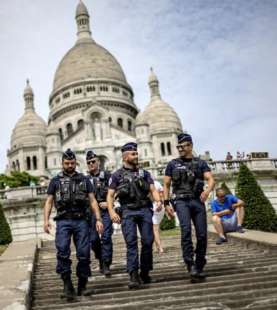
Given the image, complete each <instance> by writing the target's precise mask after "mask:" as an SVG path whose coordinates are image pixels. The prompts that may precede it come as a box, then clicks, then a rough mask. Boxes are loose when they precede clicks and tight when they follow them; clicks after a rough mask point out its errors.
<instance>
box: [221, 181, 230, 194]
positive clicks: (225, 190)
mask: <svg viewBox="0 0 277 310" xmlns="http://www.w3.org/2000/svg"><path fill="white" fill-rule="evenodd" d="M220 188H222V189H223V190H224V192H225V194H226V195H228V194H232V192H231V191H230V188H229V187H228V186H227V184H226V183H225V182H222V183H221V185H220Z"/></svg>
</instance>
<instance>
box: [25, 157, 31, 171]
mask: <svg viewBox="0 0 277 310" xmlns="http://www.w3.org/2000/svg"><path fill="white" fill-rule="evenodd" d="M26 162H27V170H31V158H30V157H29V156H28V157H27V158H26Z"/></svg>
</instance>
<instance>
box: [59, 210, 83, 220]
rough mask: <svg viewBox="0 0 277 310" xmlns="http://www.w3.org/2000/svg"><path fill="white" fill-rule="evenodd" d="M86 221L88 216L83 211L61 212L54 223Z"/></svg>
mask: <svg viewBox="0 0 277 310" xmlns="http://www.w3.org/2000/svg"><path fill="white" fill-rule="evenodd" d="M82 219H84V220H86V219H87V215H86V214H85V212H82V211H67V210H64V211H61V212H58V214H57V215H56V216H55V217H54V221H57V220H82Z"/></svg>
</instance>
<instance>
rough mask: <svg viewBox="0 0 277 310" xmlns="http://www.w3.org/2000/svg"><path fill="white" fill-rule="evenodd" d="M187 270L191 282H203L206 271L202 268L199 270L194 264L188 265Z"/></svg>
mask: <svg viewBox="0 0 277 310" xmlns="http://www.w3.org/2000/svg"><path fill="white" fill-rule="evenodd" d="M188 271H189V274H190V282H191V283H199V282H203V281H205V279H206V273H205V272H204V271H203V268H202V269H201V270H199V269H198V268H197V267H196V266H195V265H194V264H193V265H190V266H188Z"/></svg>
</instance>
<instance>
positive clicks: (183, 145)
mask: <svg viewBox="0 0 277 310" xmlns="http://www.w3.org/2000/svg"><path fill="white" fill-rule="evenodd" d="M190 146H191V143H185V144H178V145H177V146H176V148H177V150H183V149H184V148H185V147H190Z"/></svg>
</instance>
